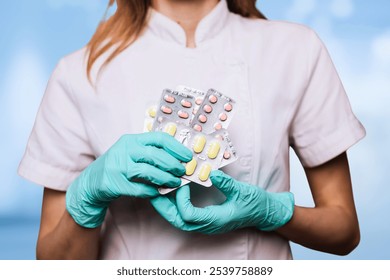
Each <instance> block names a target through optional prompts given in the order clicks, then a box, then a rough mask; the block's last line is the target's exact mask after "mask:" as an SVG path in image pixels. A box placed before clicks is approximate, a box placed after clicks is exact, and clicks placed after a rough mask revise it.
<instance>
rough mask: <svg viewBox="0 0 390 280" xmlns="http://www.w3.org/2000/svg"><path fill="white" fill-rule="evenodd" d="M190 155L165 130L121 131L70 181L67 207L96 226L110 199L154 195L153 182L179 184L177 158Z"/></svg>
mask: <svg viewBox="0 0 390 280" xmlns="http://www.w3.org/2000/svg"><path fill="white" fill-rule="evenodd" d="M191 159H192V152H191V151H190V150H189V149H187V148H186V147H184V146H183V145H182V144H181V143H179V142H178V141H177V140H176V139H174V138H173V137H171V136H170V135H168V134H166V133H163V132H150V133H143V134H137V135H124V136H122V137H121V138H120V139H119V140H118V141H117V142H116V143H115V144H114V145H113V146H112V147H111V148H110V149H109V150H108V151H107V152H106V153H104V154H103V155H102V156H100V157H99V158H98V159H96V160H95V161H94V162H92V163H91V164H90V165H89V166H88V167H87V168H86V169H85V170H84V171H83V172H82V173H81V174H80V175H79V177H78V178H76V180H75V181H74V182H73V183H72V184H71V185H70V187H69V189H68V191H67V193H66V209H67V211H68V212H69V214H70V215H71V216H72V217H73V219H74V220H75V221H76V223H78V224H79V225H81V226H83V227H87V228H95V227H98V226H100V225H101V224H102V222H103V220H104V216H105V214H106V211H107V207H108V205H109V203H110V202H111V201H112V200H114V199H116V198H118V197H120V196H122V195H125V196H133V197H142V198H149V197H154V196H157V195H159V193H158V190H157V187H156V186H165V187H178V186H179V185H180V184H181V180H180V178H178V177H180V176H182V175H183V174H184V173H185V168H184V166H183V165H182V164H181V163H180V162H179V161H183V162H188V161H190V160H191Z"/></svg>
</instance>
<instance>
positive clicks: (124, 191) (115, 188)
mask: <svg viewBox="0 0 390 280" xmlns="http://www.w3.org/2000/svg"><path fill="white" fill-rule="evenodd" d="M105 194H106V196H105ZM123 195H124V196H133V197H142V198H149V197H155V196H158V195H159V192H158V190H157V188H156V186H153V185H149V184H145V183H141V182H137V183H134V182H129V181H128V179H127V178H126V177H125V176H124V175H123V174H111V175H110V186H109V187H108V189H107V190H106V191H105V192H104V193H101V194H100V196H101V200H102V201H106V202H110V201H112V198H118V197H120V196H123Z"/></svg>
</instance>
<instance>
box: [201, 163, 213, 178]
mask: <svg viewBox="0 0 390 280" xmlns="http://www.w3.org/2000/svg"><path fill="white" fill-rule="evenodd" d="M210 172H211V164H209V163H204V164H203V165H202V166H201V168H200V171H199V174H198V178H199V180H201V181H202V182H205V181H207V179H208V178H209V176H210Z"/></svg>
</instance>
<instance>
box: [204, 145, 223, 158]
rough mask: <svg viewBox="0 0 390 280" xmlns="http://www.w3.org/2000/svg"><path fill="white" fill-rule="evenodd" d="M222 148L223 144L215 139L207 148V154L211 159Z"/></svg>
mask: <svg viewBox="0 0 390 280" xmlns="http://www.w3.org/2000/svg"><path fill="white" fill-rule="evenodd" d="M220 149H221V145H220V144H219V143H218V142H216V141H213V142H212V143H211V144H210V146H209V148H208V150H207V156H208V157H209V158H211V159H215V158H216V157H217V155H218V153H219V150H220Z"/></svg>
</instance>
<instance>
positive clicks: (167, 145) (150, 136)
mask: <svg viewBox="0 0 390 280" xmlns="http://www.w3.org/2000/svg"><path fill="white" fill-rule="evenodd" d="M138 139H139V140H138V141H139V142H140V143H141V144H143V145H147V146H155V147H158V148H161V149H163V150H165V151H166V152H168V153H169V154H170V155H172V156H173V157H175V158H176V159H178V160H180V161H184V162H189V161H190V160H191V159H192V152H191V151H190V150H189V149H188V148H187V147H185V146H184V145H183V144H181V143H180V142H179V141H177V140H176V139H175V138H173V137H172V136H170V135H169V134H167V133H165V132H148V133H143V134H140V135H139V138H138Z"/></svg>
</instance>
